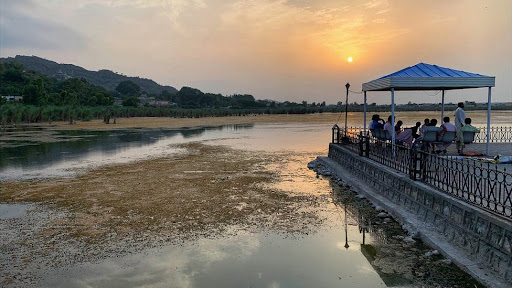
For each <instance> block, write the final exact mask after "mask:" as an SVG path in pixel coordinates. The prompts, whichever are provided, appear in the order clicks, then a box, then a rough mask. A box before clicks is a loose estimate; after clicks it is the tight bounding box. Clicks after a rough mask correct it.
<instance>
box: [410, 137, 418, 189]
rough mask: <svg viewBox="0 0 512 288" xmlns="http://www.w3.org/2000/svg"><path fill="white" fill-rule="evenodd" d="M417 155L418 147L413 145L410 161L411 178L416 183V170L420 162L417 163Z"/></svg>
mask: <svg viewBox="0 0 512 288" xmlns="http://www.w3.org/2000/svg"><path fill="white" fill-rule="evenodd" d="M417 155H418V150H417V147H416V145H412V148H411V149H410V155H409V157H410V161H409V178H411V179H412V180H414V181H416V170H417V169H416V168H417V167H418V166H417V165H418V161H417Z"/></svg>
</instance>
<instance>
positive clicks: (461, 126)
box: [370, 102, 479, 154]
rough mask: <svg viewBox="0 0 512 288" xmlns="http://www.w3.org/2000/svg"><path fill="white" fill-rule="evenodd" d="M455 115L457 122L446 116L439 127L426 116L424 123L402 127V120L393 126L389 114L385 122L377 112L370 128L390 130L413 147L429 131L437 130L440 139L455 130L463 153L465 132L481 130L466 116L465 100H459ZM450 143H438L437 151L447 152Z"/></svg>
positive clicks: (458, 146)
mask: <svg viewBox="0 0 512 288" xmlns="http://www.w3.org/2000/svg"><path fill="white" fill-rule="evenodd" d="M454 116H455V124H452V123H450V117H444V118H443V123H442V124H441V125H440V126H439V127H437V119H428V118H426V119H425V120H424V121H423V124H421V122H416V125H414V126H413V127H408V128H402V125H403V122H402V121H401V120H399V121H397V122H396V125H395V126H394V127H393V124H392V122H391V120H392V119H391V118H392V117H391V116H389V117H388V120H387V121H386V122H385V121H384V120H383V119H381V118H380V116H379V115H378V114H375V115H373V116H372V121H371V122H370V129H384V130H386V131H388V133H389V135H393V134H395V140H396V141H397V142H398V143H400V144H404V145H407V146H408V147H412V145H413V143H420V142H421V141H422V139H423V136H424V135H425V133H427V132H428V131H435V132H436V133H437V139H438V140H440V139H442V137H443V135H444V134H445V133H446V132H448V131H450V132H455V133H456V139H455V143H456V146H457V152H458V153H461V151H462V148H463V146H464V139H463V132H465V131H469V132H479V130H478V129H477V128H476V127H474V126H472V125H471V118H466V112H465V111H464V103H463V102H459V103H458V104H457V109H456V110H455V113H454ZM450 145H451V143H440V144H437V150H436V151H435V152H436V153H438V154H439V153H446V149H447V148H448V147H449V146H450Z"/></svg>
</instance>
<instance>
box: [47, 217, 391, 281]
mask: <svg viewBox="0 0 512 288" xmlns="http://www.w3.org/2000/svg"><path fill="white" fill-rule="evenodd" d="M349 229H350V230H351V231H350V233H357V228H356V227H353V226H350V228H349ZM342 234H343V233H342V231H341V229H336V230H334V231H323V232H321V233H319V234H316V235H312V236H309V237H304V238H302V239H300V241H297V240H298V239H293V238H283V236H280V235H274V234H269V235H261V234H251V233H247V232H243V231H239V232H238V233H237V236H236V237H230V238H221V239H200V240H198V241H196V242H194V243H192V244H190V245H186V246H183V247H180V248H179V249H176V248H174V247H173V248H164V249H153V250H149V251H145V253H144V254H138V255H132V256H126V257H122V258H113V259H110V260H108V261H104V262H102V263H100V264H98V265H94V266H85V267H77V268H74V269H73V270H72V271H71V275H72V276H71V277H70V276H69V275H70V271H69V270H66V271H61V272H60V273H57V274H54V277H55V278H53V279H50V280H47V281H46V282H45V283H43V285H42V286H45V287H51V286H56V287H62V286H66V287H133V286H145V287H336V286H343V287H385V286H386V285H385V283H384V282H383V281H382V280H381V279H380V277H379V275H378V274H377V273H375V271H374V270H373V269H372V267H371V266H370V265H369V263H368V261H367V260H366V258H365V257H364V256H363V255H362V254H361V253H360V252H359V251H358V250H356V249H349V250H346V249H343V250H340V249H339V248H338V245H337V244H338V242H339V239H340V238H339V237H338V236H341V235H342ZM313 247H314V248H313ZM70 279H72V280H70Z"/></svg>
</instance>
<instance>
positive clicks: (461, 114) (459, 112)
mask: <svg viewBox="0 0 512 288" xmlns="http://www.w3.org/2000/svg"><path fill="white" fill-rule="evenodd" d="M453 115H454V116H455V121H454V122H455V127H457V138H456V139H455V141H456V142H457V147H462V145H464V143H463V142H464V139H462V138H463V136H462V132H461V131H462V130H461V129H460V128H462V127H463V126H464V121H465V120H466V112H465V111H464V103H462V102H459V103H458V104H457V109H455V114H453ZM457 150H460V149H457Z"/></svg>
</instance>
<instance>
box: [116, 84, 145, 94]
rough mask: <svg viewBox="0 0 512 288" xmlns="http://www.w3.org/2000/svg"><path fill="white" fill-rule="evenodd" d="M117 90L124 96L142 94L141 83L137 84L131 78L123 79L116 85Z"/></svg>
mask: <svg viewBox="0 0 512 288" xmlns="http://www.w3.org/2000/svg"><path fill="white" fill-rule="evenodd" d="M116 91H117V92H119V94H121V95H124V96H131V97H134V96H139V95H140V87H139V85H137V84H135V82H133V81H131V80H127V81H123V82H121V83H119V85H117V87H116Z"/></svg>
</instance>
